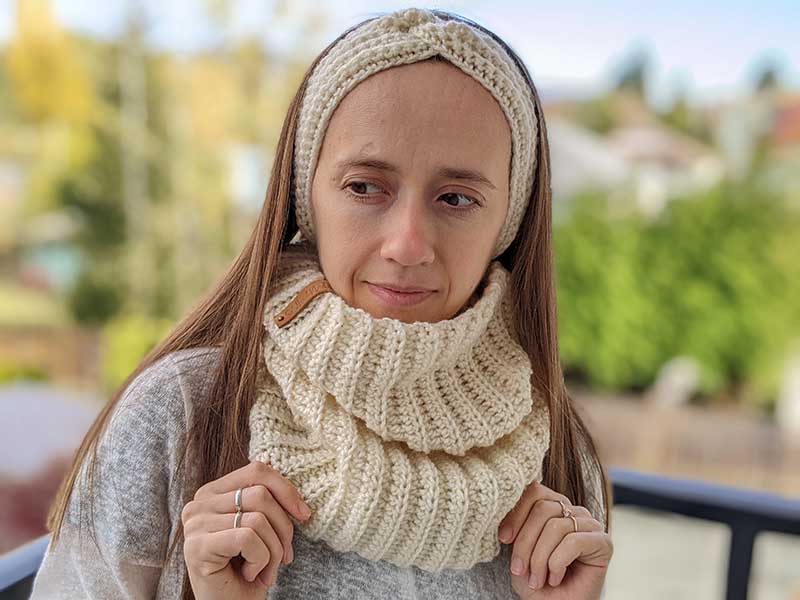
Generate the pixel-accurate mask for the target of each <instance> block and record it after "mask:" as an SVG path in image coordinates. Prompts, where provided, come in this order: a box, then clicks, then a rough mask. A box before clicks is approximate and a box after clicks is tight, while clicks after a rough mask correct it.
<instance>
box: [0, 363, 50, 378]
mask: <svg viewBox="0 0 800 600" xmlns="http://www.w3.org/2000/svg"><path fill="white" fill-rule="evenodd" d="M47 379H48V374H47V372H46V371H45V370H44V369H42V368H41V367H39V366H37V365H31V364H26V363H21V362H17V361H13V360H11V361H9V360H7V359H4V358H0V384H3V383H9V382H11V381H16V380H25V381H47Z"/></svg>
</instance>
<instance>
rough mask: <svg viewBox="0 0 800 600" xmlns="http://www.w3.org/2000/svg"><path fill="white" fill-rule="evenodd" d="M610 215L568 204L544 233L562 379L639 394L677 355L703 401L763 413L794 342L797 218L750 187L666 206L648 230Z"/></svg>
mask: <svg viewBox="0 0 800 600" xmlns="http://www.w3.org/2000/svg"><path fill="white" fill-rule="evenodd" d="M613 204H614V203H613V202H612V201H611V200H609V199H607V198H604V197H601V196H599V195H593V196H583V197H579V198H576V199H575V200H574V202H573V204H572V209H571V212H570V214H569V215H568V216H567V217H566V218H565V219H563V220H562V221H560V222H559V223H558V224H557V225H556V226H555V227H554V230H555V231H554V235H555V245H556V268H557V274H558V294H559V326H560V349H561V357H562V361H563V363H564V367H565V370H566V371H567V374H568V375H571V376H573V377H579V378H582V379H583V380H585V382H586V383H588V384H589V385H593V386H596V387H601V388H606V389H617V390H622V389H629V390H631V389H632V390H640V389H642V388H644V387H646V386H648V385H650V384H651V383H652V382H653V380H654V379H655V377H656V374H657V373H658V369H659V368H660V367H661V365H663V364H664V363H665V362H666V361H667V360H669V359H670V358H672V357H674V356H677V355H688V356H692V357H694V358H695V359H696V360H697V361H698V362H699V364H700V368H701V392H702V393H703V394H714V393H719V392H726V393H732V394H735V395H737V396H738V397H740V398H741V399H743V400H745V401H748V402H751V403H761V404H771V403H773V402H774V400H775V396H776V394H777V389H778V385H779V382H780V375H781V369H782V367H783V364H784V361H785V359H786V357H787V355H788V352H789V349H790V347H791V344H792V343H793V340H795V339H797V338H800V261H798V260H797V256H798V247H799V246H800V241H798V240H800V212H798V209H797V208H796V207H794V208H792V207H791V206H790V203H789V201H788V199H787V198H785V197H781V196H777V195H774V194H771V193H769V192H767V191H765V190H764V189H762V188H760V187H759V186H758V185H757V184H756V183H754V182H752V181H749V182H746V183H743V184H733V183H730V182H724V183H722V184H720V185H719V186H717V187H715V188H713V189H711V190H709V191H706V192H704V193H701V194H697V195H694V196H690V197H682V198H676V199H674V200H672V201H671V202H670V203H669V204H668V205H667V207H666V208H665V209H664V211H663V212H662V213H661V214H660V215H659V216H658V218H657V219H655V220H647V219H645V218H644V217H643V216H640V215H637V214H635V213H633V214H632V213H631V212H630V211H628V212H627V213H626V212H624V211H622V212H621V211H619V210H616V209H617V208H618V207H615V206H613ZM615 215H616V216H615Z"/></svg>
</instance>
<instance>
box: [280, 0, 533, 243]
mask: <svg viewBox="0 0 800 600" xmlns="http://www.w3.org/2000/svg"><path fill="white" fill-rule="evenodd" d="M435 55H441V56H442V57H444V58H445V59H447V60H448V61H450V62H451V63H452V64H453V65H455V66H456V67H458V68H459V69H461V70H462V71H464V72H465V73H466V74H467V75H470V76H471V77H472V78H474V79H475V80H477V81H478V82H479V83H481V84H482V85H483V86H484V87H485V88H486V89H487V90H489V92H491V94H492V95H493V96H494V97H495V99H496V100H497V101H498V103H499V104H500V106H501V107H502V109H503V112H504V113H505V116H506V119H507V120H508V123H509V125H510V128H511V174H510V180H509V206H508V213H507V214H506V220H505V223H504V224H503V228H502V229H501V231H500V235H499V237H498V239H497V242H496V243H495V247H494V250H493V254H492V258H495V257H497V256H499V255H500V254H502V253H503V252H504V251H505V249H506V248H508V246H509V244H511V242H512V240H513V239H514V236H515V235H516V233H517V229H518V228H519V224H520V221H521V220H522V215H523V214H524V213H525V209H526V207H527V204H528V199H529V198H530V194H531V190H532V188H533V179H534V175H535V172H534V171H535V167H536V136H537V127H538V124H537V118H536V111H535V108H534V100H533V97H532V94H531V90H530V87H529V86H528V84H527V82H526V78H525V75H524V74H523V73H522V72H521V71H520V69H519V68H518V67H517V65H516V64H515V62H514V60H513V59H512V58H511V56H510V55H509V54H508V53H507V52H506V51H505V50H504V48H503V47H502V46H501V45H500V44H499V43H498V42H496V41H495V40H494V38H492V37H491V36H490V35H488V34H486V33H485V32H483V31H481V30H480V29H478V28H477V27H473V26H472V25H469V24H467V23H464V22H461V21H456V20H445V19H444V18H442V17H440V16H438V15H437V14H436V13H434V12H433V11H431V10H427V9H419V8H408V9H404V10H399V11H395V12H393V13H390V14H388V15H385V16H382V17H379V18H376V19H373V20H371V21H368V22H367V23H365V24H363V25H361V26H359V27H356V28H355V29H353V30H352V31H350V32H349V33H348V34H347V35H345V36H344V37H343V38H342V39H340V40H339V41H338V42H337V43H336V44H335V45H334V46H333V48H331V49H330V51H329V52H328V53H327V54H326V55H325V56H324V57H323V58H322V59H321V60H320V62H319V63H318V64H317V66H316V67H315V68H314V71H313V73H312V74H311V76H310V77H309V80H308V85H307V88H306V91H305V94H304V96H303V99H302V102H301V106H300V114H299V118H298V125H297V134H296V137H295V151H294V176H295V180H294V198H295V200H294V202H295V211H296V214H297V221H298V226H299V227H300V231H301V232H302V234H303V237H304V238H306V239H307V240H310V241H312V242H313V241H314V240H315V237H314V229H313V222H312V219H311V199H310V191H311V180H312V177H313V174H314V170H315V168H316V163H317V158H318V156H319V151H320V148H321V147H322V140H323V137H324V135H325V130H326V128H327V125H328V122H329V120H330V118H331V116H332V114H333V111H334V110H335V109H336V106H337V105H338V104H339V102H341V100H342V99H343V98H344V97H345V95H347V93H348V92H349V91H350V90H352V89H353V88H354V87H355V86H356V85H358V83H360V82H361V81H363V80H364V79H366V78H367V77H369V76H370V75H372V74H374V73H377V72H378V71H382V70H384V69H389V68H391V67H395V66H398V65H404V64H410V63H414V62H418V61H421V60H425V59H427V58H431V57H432V56H435Z"/></svg>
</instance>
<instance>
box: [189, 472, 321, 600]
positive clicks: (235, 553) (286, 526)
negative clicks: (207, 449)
mask: <svg viewBox="0 0 800 600" xmlns="http://www.w3.org/2000/svg"><path fill="white" fill-rule="evenodd" d="M238 488H243V490H242V498H241V501H242V517H241V522H240V526H239V527H237V528H235V529H234V527H233V522H234V516H235V514H236V504H235V494H236V490H237V489H238ZM287 513H288V514H287ZM289 515H292V516H294V517H296V518H297V519H298V520H305V519H307V518H308V517H309V516H310V515H311V510H310V509H309V508H308V505H306V504H305V502H303V499H302V497H301V496H300V492H298V491H297V488H295V487H294V485H292V483H291V482H290V481H289V480H288V479H286V477H284V476H283V475H281V473H279V472H278V471H276V470H275V469H273V468H272V467H271V466H270V465H268V464H266V463H263V462H260V461H252V462H250V463H249V464H247V465H245V466H244V467H241V468H240V469H237V470H235V471H232V472H231V473H228V474H227V475H225V476H224V477H220V478H219V479H215V480H214V481H210V482H208V483H207V484H205V485H204V486H202V487H201V488H200V489H198V490H197V493H196V494H195V495H194V499H193V500H191V501H190V502H188V503H187V504H186V506H184V507H183V511H182V513H181V521H182V522H183V530H184V544H183V556H184V559H185V561H186V568H187V571H188V574H189V581H190V582H191V584H192V590H193V591H194V595H195V597H196V598H197V600H217V599H219V598H225V599H229V598H230V599H236V600H247V599H250V598H258V599H259V600H263V598H264V590H265V588H268V587H269V586H271V585H272V584H274V583H275V580H276V579H277V574H278V567H279V566H280V563H281V562H283V563H284V564H289V563H290V562H291V561H292V559H293V558H294V556H293V551H292V537H293V535H294V525H293V524H292V521H291V520H290V519H289ZM239 554H241V557H239Z"/></svg>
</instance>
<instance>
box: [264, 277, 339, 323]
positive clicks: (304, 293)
mask: <svg viewBox="0 0 800 600" xmlns="http://www.w3.org/2000/svg"><path fill="white" fill-rule="evenodd" d="M324 292H333V288H332V287H331V284H330V283H328V280H327V279H317V280H316V281H312V282H311V283H309V284H308V285H307V286H306V287H304V288H303V289H302V290H300V291H299V292H297V295H296V296H295V297H294V298H292V300H291V302H289V304H287V305H286V306H285V307H284V308H283V310H282V311H281V312H279V313H278V314H277V315H275V316H274V317H272V320H273V321H275V324H276V325H277V326H278V327H284V326H286V325H288V324H289V323H291V322H292V319H294V318H295V317H296V316H297V315H298V314H300V311H302V310H303V309H304V308H305V307H306V306H307V305H308V303H309V302H311V301H312V300H313V299H314V298H316V297H317V296H319V295H320V294H322V293H324Z"/></svg>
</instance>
